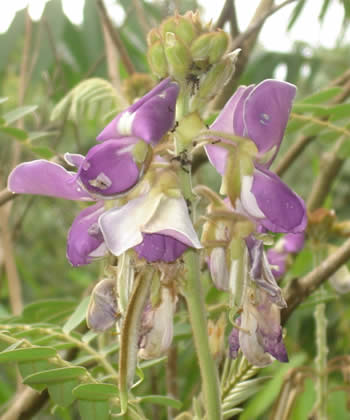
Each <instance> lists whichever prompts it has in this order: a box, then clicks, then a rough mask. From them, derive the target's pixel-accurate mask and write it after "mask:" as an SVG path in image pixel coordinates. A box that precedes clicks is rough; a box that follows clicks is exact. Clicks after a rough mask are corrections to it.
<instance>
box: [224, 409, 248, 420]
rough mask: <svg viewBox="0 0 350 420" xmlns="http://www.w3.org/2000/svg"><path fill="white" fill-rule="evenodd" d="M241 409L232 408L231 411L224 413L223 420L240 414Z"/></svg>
mask: <svg viewBox="0 0 350 420" xmlns="http://www.w3.org/2000/svg"><path fill="white" fill-rule="evenodd" d="M242 411H243V408H232V409H231V410H227V411H224V413H223V416H224V420H225V419H230V418H231V417H233V416H236V415H237V414H240V413H242Z"/></svg>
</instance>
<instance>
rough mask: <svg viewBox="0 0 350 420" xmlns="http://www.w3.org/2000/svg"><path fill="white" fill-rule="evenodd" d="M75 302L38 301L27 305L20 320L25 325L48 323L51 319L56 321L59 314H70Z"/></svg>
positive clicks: (66, 300)
mask: <svg viewBox="0 0 350 420" xmlns="http://www.w3.org/2000/svg"><path fill="white" fill-rule="evenodd" d="M75 305H76V301H74V300H69V299H48V300H39V301H37V302H34V303H31V304H30V305H27V306H26V307H25V308H24V310H23V313H22V316H21V319H23V321H25V322H26V323H28V324H30V323H35V322H48V321H50V320H52V318H55V319H57V317H58V316H59V315H60V314H64V316H65V315H66V314H67V312H72V311H73V310H74V308H75Z"/></svg>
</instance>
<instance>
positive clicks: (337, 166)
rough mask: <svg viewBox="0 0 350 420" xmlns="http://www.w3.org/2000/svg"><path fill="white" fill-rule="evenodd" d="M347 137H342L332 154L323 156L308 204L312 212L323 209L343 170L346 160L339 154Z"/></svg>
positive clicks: (328, 153) (327, 153)
mask: <svg viewBox="0 0 350 420" xmlns="http://www.w3.org/2000/svg"><path fill="white" fill-rule="evenodd" d="M344 141H349V140H348V138H347V137H341V138H340V139H339V140H338V141H337V143H336V144H335V145H334V146H333V148H332V150H331V151H330V152H326V153H324V154H323V156H322V158H321V168H320V171H319V174H318V176H317V178H316V180H315V182H314V183H313V185H312V189H311V193H310V196H309V199H308V202H307V207H308V209H309V210H310V211H313V210H316V209H317V208H319V207H321V206H322V204H323V202H324V200H325V199H326V197H327V195H328V193H329V191H330V189H331V187H332V184H333V182H334V181H335V179H336V177H337V175H338V174H339V171H340V170H341V168H342V166H343V164H344V162H345V160H344V159H341V158H339V157H338V152H339V150H340V148H341V146H342V145H343V143H344Z"/></svg>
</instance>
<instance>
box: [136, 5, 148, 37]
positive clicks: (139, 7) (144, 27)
mask: <svg viewBox="0 0 350 420" xmlns="http://www.w3.org/2000/svg"><path fill="white" fill-rule="evenodd" d="M132 4H133V5H134V10H135V12H136V16H137V20H138V21H139V23H140V25H141V28H142V31H143V35H144V37H145V39H146V36H147V34H148V32H149V30H150V29H151V28H150V26H149V24H148V22H147V19H146V16H145V13H144V11H143V8H142V5H141V4H140V1H139V0H132Z"/></svg>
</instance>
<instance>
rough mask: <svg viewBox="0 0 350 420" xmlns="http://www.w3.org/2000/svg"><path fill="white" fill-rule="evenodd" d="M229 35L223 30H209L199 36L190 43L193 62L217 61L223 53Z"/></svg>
mask: <svg viewBox="0 0 350 420" xmlns="http://www.w3.org/2000/svg"><path fill="white" fill-rule="evenodd" d="M228 44H229V36H228V35H227V34H226V32H224V31H217V32H209V33H207V34H203V35H201V36H199V37H198V38H197V39H196V40H195V41H193V43H192V45H191V55H192V59H193V61H194V62H195V63H201V62H205V63H208V64H214V63H217V62H218V61H219V60H220V58H221V57H222V56H223V55H224V54H225V52H226V50H227V48H228Z"/></svg>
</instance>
